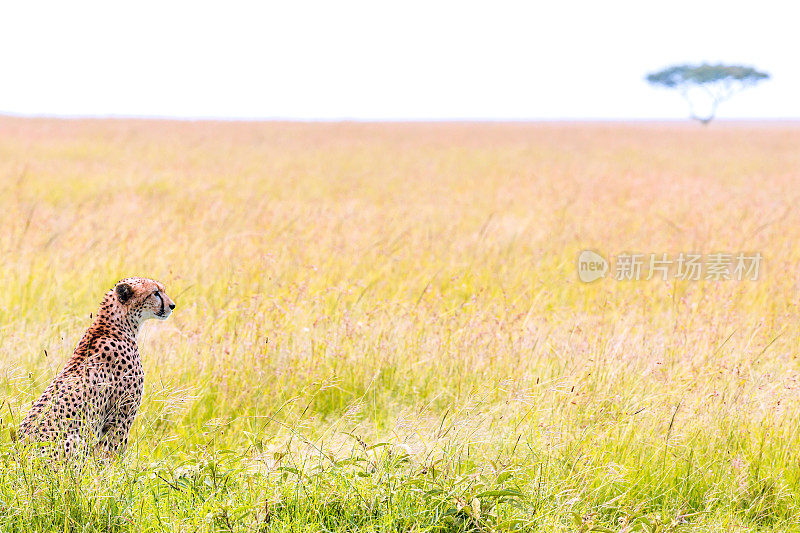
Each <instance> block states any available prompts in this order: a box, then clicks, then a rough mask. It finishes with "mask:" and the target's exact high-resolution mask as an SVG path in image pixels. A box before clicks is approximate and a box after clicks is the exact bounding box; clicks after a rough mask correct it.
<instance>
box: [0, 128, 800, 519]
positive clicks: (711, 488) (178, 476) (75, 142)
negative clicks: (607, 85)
mask: <svg viewBox="0 0 800 533" xmlns="http://www.w3.org/2000/svg"><path fill="white" fill-rule="evenodd" d="M798 147H800V126H799V125H797V124H793V123H777V122H776V123H772V124H764V123H714V124H711V125H710V126H709V127H705V128H704V127H701V126H698V125H696V124H689V123H686V124H684V123H665V124H648V123H640V124H623V123H619V124H603V123H595V124H566V123H564V124H560V123H552V124H466V123H465V124H446V123H442V124H350V123H342V124H338V123H320V124H314V123H277V122H275V123H222V122H218V123H212V122H206V123H204V122H196V123H192V122H160V121H131V120H110V121H77V120H69V121H59V120H50V119H18V118H0V228H2V232H0V391H1V392H2V400H3V405H2V415H0V416H1V417H2V428H0V461H1V462H2V468H0V531H2V532H12V531H74V532H89V531H145V532H149V531H168V532H175V533H177V532H191V531H203V532H223V531H237V532H238V531H242V532H245V531H253V532H262V531H264V532H266V531H294V532H305V531H393V532H395V531H396V532H401V531H440V532H445V531H446V532H450V531H475V532H485V531H505V530H521V531H534V532H557V531H580V532H587V531H612V532H631V531H644V532H655V531H659V532H668V531H703V532H706V531H716V532H729V531H776V532H777V531H800V452H799V451H798V450H800V382H798V379H800V319H799V318H798V317H800V312H799V311H800V310H799V309H798V302H799V301H800V285H799V284H798V281H800V272H799V271H798V265H800V244H799V243H800V210H798V208H797V206H798V203H800V150H798ZM586 248H590V249H593V250H596V251H599V252H601V253H603V254H604V255H606V256H607V257H609V256H613V255H616V254H620V253H623V252H642V253H651V252H653V253H659V254H660V253H667V254H670V255H675V254H678V253H680V252H695V251H696V252H701V253H706V254H708V253H712V252H720V251H722V252H731V253H736V252H740V251H742V252H760V253H761V254H762V255H763V257H764V260H763V264H762V265H761V266H762V268H761V272H760V276H759V279H758V280H757V281H733V280H732V281H692V282H690V281H680V280H674V279H671V280H669V281H662V280H660V279H658V280H652V281H638V282H637V281H627V282H623V281H616V280H614V279H611V277H610V276H609V277H608V278H606V279H602V280H599V281H596V282H594V283H591V284H585V283H582V282H581V281H579V279H578V276H577V272H576V259H577V256H578V254H579V252H580V251H581V250H583V249H586ZM612 274H613V272H612ZM126 276H147V277H152V278H155V279H158V280H160V281H162V282H164V283H165V285H166V286H167V291H168V293H169V294H170V296H171V297H172V298H173V299H174V300H175V301H176V302H177V309H176V310H175V312H174V313H173V315H172V317H171V318H170V319H169V320H167V321H165V322H159V323H155V321H152V322H149V323H148V325H147V326H146V327H145V329H144V331H143V333H142V335H141V337H140V339H139V346H140V351H141V353H142V359H143V362H144V366H145V371H146V385H145V386H146V388H145V399H144V403H143V405H142V409H141V411H140V414H139V416H138V417H137V420H136V422H135V424H134V429H133V432H132V434H131V444H130V447H129V449H128V453H127V454H126V456H125V458H124V460H123V461H122V462H120V463H111V464H106V463H98V462H94V461H93V460H88V461H87V462H86V463H85V464H76V465H73V466H69V467H63V468H56V469H54V468H52V467H50V466H48V465H47V464H44V463H43V462H42V461H38V460H36V459H33V458H31V457H29V456H27V455H26V454H24V453H22V452H21V451H20V450H19V449H18V446H17V444H15V442H14V440H13V438H12V436H13V433H14V431H13V430H14V428H16V427H17V426H18V424H19V422H20V421H21V419H22V417H23V416H24V415H25V413H26V412H27V409H28V408H29V407H30V404H31V402H32V401H33V400H34V399H35V398H36V397H37V396H38V395H39V394H40V393H41V391H42V390H43V389H44V387H46V386H47V384H48V383H49V382H50V380H51V379H52V378H53V377H54V375H55V374H56V373H57V372H58V371H59V370H60V369H61V367H62V366H63V364H64V362H65V361H66V359H67V358H68V357H69V356H70V355H71V353H72V350H73V348H74V346H75V344H76V343H77V342H78V340H79V339H80V337H81V335H82V334H83V332H84V331H85V329H86V328H87V327H88V326H89V324H90V323H91V318H90V314H91V313H95V312H96V310H97V307H98V305H99V303H100V300H101V299H102V296H103V294H104V293H105V292H106V291H107V290H108V289H109V288H110V287H112V285H113V284H114V283H115V282H116V281H117V280H118V279H121V278H123V277H126Z"/></svg>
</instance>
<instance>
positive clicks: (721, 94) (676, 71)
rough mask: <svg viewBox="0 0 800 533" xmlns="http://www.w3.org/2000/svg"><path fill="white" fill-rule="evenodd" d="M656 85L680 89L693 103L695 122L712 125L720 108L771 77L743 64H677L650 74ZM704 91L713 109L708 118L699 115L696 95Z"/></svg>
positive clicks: (690, 102)
mask: <svg viewBox="0 0 800 533" xmlns="http://www.w3.org/2000/svg"><path fill="white" fill-rule="evenodd" d="M645 79H646V80H647V82H648V83H650V84H651V85H654V86H660V87H666V88H668V89H676V90H678V91H679V92H680V93H681V95H682V96H683V97H684V98H685V99H686V100H687V102H688V103H689V112H690V115H691V117H692V118H693V119H695V120H699V121H700V122H702V123H703V124H708V123H709V122H711V120H712V119H713V118H714V115H715V114H716V111H717V106H718V105H719V104H720V102H723V101H725V100H727V99H728V98H730V97H731V96H732V95H734V94H735V93H737V92H739V91H740V90H742V89H744V88H746V87H750V86H753V85H755V84H757V83H759V82H761V81H763V80H767V79H769V74H767V73H766V72H761V71H759V70H756V69H755V68H753V67H747V66H742V65H723V64H718V65H709V64H707V63H703V64H702V65H675V66H672V67H668V68H665V69H663V70H660V71H658V72H653V73H651V74H648V75H647V77H646V78H645ZM697 89H700V90H701V91H702V92H703V94H704V95H705V97H706V98H708V99H709V109H708V112H707V113H706V114H705V115H702V116H701V115H698V114H697V113H696V112H695V104H694V98H693V97H692V93H696V90H697Z"/></svg>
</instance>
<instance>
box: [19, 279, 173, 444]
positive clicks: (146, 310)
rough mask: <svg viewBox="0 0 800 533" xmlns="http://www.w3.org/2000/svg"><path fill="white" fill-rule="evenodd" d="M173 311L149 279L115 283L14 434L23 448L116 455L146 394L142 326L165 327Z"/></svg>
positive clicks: (160, 289)
mask: <svg viewBox="0 0 800 533" xmlns="http://www.w3.org/2000/svg"><path fill="white" fill-rule="evenodd" d="M173 309H175V302H173V301H172V299H171V298H170V297H169V296H167V294H166V292H165V289H164V285H163V284H161V283H159V282H157V281H154V280H151V279H147V278H126V279H123V280H121V281H119V282H118V283H117V284H116V285H115V286H114V287H113V288H112V289H111V290H110V291H108V293H106V295H105V297H104V298H103V302H102V304H101V305H100V309H99V310H98V312H97V316H96V317H95V319H94V322H93V323H92V325H91V326H90V327H89V329H88V330H87V331H86V333H85V334H84V335H83V338H82V339H81V341H80V342H79V343H78V345H77V346H76V348H75V351H74V352H73V354H72V357H71V358H70V359H69V361H67V364H66V365H65V366H64V368H63V370H61V372H60V373H59V374H58V375H57V376H56V378H55V379H54V380H53V381H52V383H50V385H49V386H48V387H47V389H45V391H44V392H43V393H42V395H41V396H40V397H39V399H38V400H36V401H35V402H34V403H33V406H32V407H31V409H30V411H29V412H28V415H27V416H26V417H25V420H24V421H23V422H22V424H21V425H20V428H19V432H18V435H19V437H20V438H21V439H25V440H27V441H39V442H52V443H58V444H60V446H59V447H58V448H53V449H51V452H52V451H58V452H63V453H64V455H65V456H69V455H70V454H71V453H73V452H75V451H77V450H83V451H89V450H92V449H93V450H94V451H95V453H97V454H98V455H101V456H105V457H114V456H121V455H123V454H124V453H125V449H126V448H127V445H128V433H129V431H130V429H131V425H132V424H133V420H134V417H135V416H136V411H137V410H138V409H139V405H140V404H141V401H142V394H143V392H144V371H143V369H142V361H141V358H140V356H139V349H138V346H137V344H136V339H137V335H138V333H139V330H140V327H141V325H142V323H143V322H144V321H145V320H148V319H151V318H157V319H160V320H165V319H166V318H167V317H169V316H170V314H172V310H173Z"/></svg>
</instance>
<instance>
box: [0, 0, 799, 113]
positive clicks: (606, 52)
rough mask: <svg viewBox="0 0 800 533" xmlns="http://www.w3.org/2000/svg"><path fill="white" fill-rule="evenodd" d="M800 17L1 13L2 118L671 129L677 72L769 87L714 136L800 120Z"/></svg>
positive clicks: (756, 8) (728, 11)
mask: <svg viewBox="0 0 800 533" xmlns="http://www.w3.org/2000/svg"><path fill="white" fill-rule="evenodd" d="M798 20H800V7H797V6H796V5H795V4H794V3H793V2H789V1H785V2H777V1H761V2H758V3H756V2H748V3H741V4H737V3H735V2H731V1H716V0H715V1H707V2H703V1H702V0H694V1H684V0H677V1H670V2H658V3H655V2H647V1H642V0H640V1H629V2H627V1H626V2H621V1H605V2H604V1H596V0H592V1H564V2H559V1H558V0H549V1H546V2H541V3H539V2H506V1H486V2H481V3H470V2H467V1H457V2H449V1H441V2H436V1H434V0H429V1H416V0H403V1H395V2H383V1H378V0H374V1H364V2H360V1H350V0H336V1H327V2H308V1H295V0H283V1H279V2H237V1H225V2H215V3H203V2H199V1H194V2H182V1H180V2H179V1H175V2H170V1H167V0H162V1H155V2H152V1H148V0H146V1H137V2H124V3H122V2H114V1H104V2H81V1H72V2H65V1H63V0H62V1H59V2H52V3H46V2H38V1H26V0H17V1H14V0H6V1H4V2H2V4H0V112H2V113H17V114H34V115H100V116H105V115H125V116H130V115H134V116H168V117H219V118H298V119H342V118H351V119H447V118H453V119H469V118H475V119H559V118H563V119H580V118H588V119H600V118H617V119H625V118H634V119H644V118H683V117H685V116H686V114H687V109H686V104H685V102H684V101H683V100H682V99H681V98H680V97H679V96H678V95H677V94H676V93H673V92H671V91H667V90H663V89H655V88H652V87H650V86H648V85H647V84H646V83H645V82H644V81H643V77H644V75H645V74H646V73H647V72H650V71H653V70H657V69H660V68H662V67H665V66H668V65H670V64H674V63H683V62H690V63H695V62H703V61H710V62H718V61H722V62H729V63H741V64H746V65H752V66H755V67H757V68H759V69H762V70H766V71H767V72H769V73H770V74H771V75H772V77H773V79H772V80H770V81H767V82H765V83H763V84H762V85H759V86H758V87H755V88H751V89H748V90H746V91H744V92H742V93H741V94H738V95H736V96H734V97H733V99H731V100H730V101H729V102H726V103H724V104H722V106H721V107H720V111H719V116H720V117H722V118H800V29H798Z"/></svg>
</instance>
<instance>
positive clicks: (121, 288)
mask: <svg viewBox="0 0 800 533" xmlns="http://www.w3.org/2000/svg"><path fill="white" fill-rule="evenodd" d="M132 297H133V287H131V286H130V285H128V284H127V283H120V284H119V285H117V298H118V299H119V303H121V304H124V303H126V302H127V301H128V300H130V299H131V298H132Z"/></svg>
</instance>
